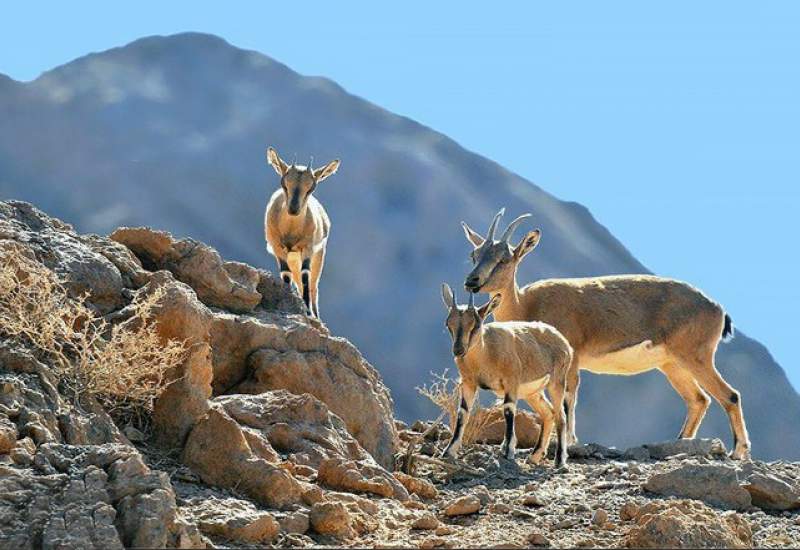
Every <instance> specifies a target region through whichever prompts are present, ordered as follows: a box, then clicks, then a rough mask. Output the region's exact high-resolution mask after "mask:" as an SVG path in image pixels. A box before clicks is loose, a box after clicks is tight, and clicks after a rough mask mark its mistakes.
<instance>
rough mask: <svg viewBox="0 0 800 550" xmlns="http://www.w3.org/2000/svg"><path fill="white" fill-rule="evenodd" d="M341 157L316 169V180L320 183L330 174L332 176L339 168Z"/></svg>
mask: <svg viewBox="0 0 800 550" xmlns="http://www.w3.org/2000/svg"><path fill="white" fill-rule="evenodd" d="M339 164H340V163H339V159H336V160H332V161H330V162H329V163H328V164H326V165H325V166H323V167H322V168H317V169H316V170H314V180H315V181H316V182H317V183H319V182H321V181H322V180H324V179H325V178H327V177H328V176H332V175H333V174H335V173H336V171H337V170H338V169H339Z"/></svg>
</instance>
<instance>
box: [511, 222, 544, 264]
mask: <svg viewBox="0 0 800 550" xmlns="http://www.w3.org/2000/svg"><path fill="white" fill-rule="evenodd" d="M541 238H542V232H541V231H540V230H538V229H534V230H533V231H531V232H530V233H528V234H527V235H525V236H524V237H523V238H522V240H521V241H520V242H519V244H518V245H517V247H516V248H515V249H514V257H515V258H517V260H521V259H522V258H524V257H525V254H527V253H528V252H530V251H531V250H533V249H534V248H536V245H538V244H539V239H541Z"/></svg>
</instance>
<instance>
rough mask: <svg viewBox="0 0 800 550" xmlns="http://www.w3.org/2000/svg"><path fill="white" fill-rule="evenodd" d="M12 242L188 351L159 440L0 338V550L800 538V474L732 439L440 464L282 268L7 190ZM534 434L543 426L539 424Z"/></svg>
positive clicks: (168, 397)
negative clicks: (66, 215) (72, 219)
mask: <svg viewBox="0 0 800 550" xmlns="http://www.w3.org/2000/svg"><path fill="white" fill-rule="evenodd" d="M12 253H22V254H23V255H24V257H26V258H29V259H30V260H33V261H36V262H40V263H41V264H42V265H44V266H46V267H47V269H49V270H52V271H53V272H55V273H57V274H58V276H59V277H60V279H61V280H63V281H64V284H65V288H66V289H67V291H68V292H69V294H70V296H71V298H70V299H75V300H85V301H86V302H87V303H88V304H89V305H90V306H91V307H92V308H93V310H94V311H95V312H96V314H97V315H100V316H102V317H103V318H104V319H107V320H108V322H110V323H112V324H113V325H114V326H119V325H120V323H124V322H126V320H129V319H131V315H132V311H133V310H132V306H133V304H134V303H135V301H136V300H137V298H138V297H140V296H146V295H149V294H151V293H156V292H157V293H158V294H157V296H158V305H157V307H156V308H155V310H154V314H153V322H154V325H153V326H154V329H155V330H156V331H157V332H158V334H159V335H160V336H161V337H163V338H164V339H165V341H174V340H182V341H185V344H186V346H187V347H186V349H187V353H186V355H185V357H184V359H183V361H182V363H180V364H179V365H178V367H176V368H175V370H174V372H169V373H167V379H168V380H169V383H168V385H167V386H166V388H165V389H164V391H163V392H162V393H160V395H159V396H158V398H157V401H156V403H155V407H154V409H153V412H152V418H151V422H150V423H149V424H148V426H149V428H148V430H146V431H145V432H142V431H140V430H138V429H136V428H134V427H133V426H132V425H130V424H128V425H119V426H118V425H116V424H115V423H114V421H112V418H111V417H110V416H109V414H108V413H107V412H106V411H105V410H104V409H103V407H101V406H100V404H99V402H98V401H96V400H94V399H92V398H90V397H86V398H80V397H78V398H76V397H75V396H74V395H71V394H70V391H69V386H65V385H64V380H62V379H60V378H59V376H58V375H57V374H56V372H57V371H56V370H55V369H54V366H53V365H51V364H49V363H48V362H47V360H46V358H45V357H44V356H42V355H41V354H39V353H38V352H37V351H36V349H35V348H33V347H31V346H30V345H26V344H25V343H24V341H20V340H16V339H14V338H3V340H2V343H0V517H2V518H3V521H2V522H0V548H66V547H81V548H122V547H178V548H219V547H225V548H231V547H249V548H252V547H271V546H281V547H285V546H297V547H306V546H314V547H341V546H353V547H363V546H380V547H409V546H412V547H421V548H434V547H464V546H486V545H491V546H501V545H502V546H505V547H529V546H535V547H543V546H614V547H616V546H632V547H664V546H689V547H719V546H727V547H750V546H753V545H756V546H761V547H785V546H796V545H797V544H798V543H800V515H798V510H800V485H798V482H797V479H798V475H800V464H797V463H764V462H758V461H756V462H745V463H740V462H734V461H731V460H729V459H728V458H727V453H726V450H725V448H724V445H723V444H722V443H721V442H720V441H719V440H708V439H698V440H683V441H677V442H665V443H659V444H651V445H644V446H637V447H632V448H630V449H627V450H625V451H619V450H617V449H614V448H607V447H603V446H601V445H596V444H587V445H579V446H574V447H571V448H570V450H569V452H570V463H569V465H568V468H567V469H566V470H560V471H556V470H554V469H553V468H552V462H551V461H547V462H546V464H544V465H542V466H531V465H529V464H528V463H527V461H526V457H527V454H528V453H529V451H528V450H525V449H522V450H521V451H520V453H519V455H520V456H519V457H518V459H517V461H516V462H511V461H507V460H504V459H501V458H500V457H499V452H498V447H497V446H496V445H488V444H471V445H467V446H466V447H465V449H464V451H463V453H462V454H461V456H460V458H459V460H458V461H456V462H441V461H438V460H436V459H433V458H431V455H436V454H437V453H438V451H440V450H441V448H442V446H443V444H444V443H445V441H446V439H447V438H448V437H449V431H448V429H447V428H446V427H444V426H441V425H438V424H437V425H432V424H431V423H426V422H416V423H414V425H412V426H410V427H409V426H407V425H405V424H404V423H402V422H399V421H397V420H395V418H394V403H393V401H392V398H391V395H390V393H389V391H388V389H387V388H386V386H385V385H384V384H383V382H382V380H381V378H380V376H379V374H378V372H377V371H376V370H375V369H374V368H373V367H372V366H371V365H370V364H369V363H367V362H366V361H365V360H364V358H363V357H362V356H361V354H360V353H359V352H358V350H357V349H356V348H355V347H354V346H352V345H351V344H350V343H349V342H347V341H346V340H344V339H341V338H337V337H335V336H332V335H331V334H330V332H329V330H328V329H327V327H325V326H324V325H322V324H320V323H319V322H317V321H315V320H313V319H309V318H307V317H306V316H305V315H304V314H302V313H301V312H302V304H301V302H300V301H299V299H298V298H297V297H296V296H295V295H293V294H291V293H289V292H287V291H286V289H285V287H284V286H283V285H282V284H281V283H279V282H278V281H276V280H275V278H274V277H273V276H272V275H271V274H270V273H268V272H265V271H259V270H256V269H254V268H252V267H250V266H248V265H246V264H240V263H235V262H227V261H225V260H223V259H222V257H221V256H220V255H219V254H218V253H217V252H216V251H215V250H214V249H212V248H210V247H208V246H207V245H205V244H203V243H200V242H197V241H191V240H188V239H177V238H175V237H173V236H172V235H170V234H168V233H165V232H162V231H157V230H153V229H148V228H121V229H119V230H117V231H115V232H113V233H112V235H111V236H110V238H106V237H99V236H96V235H80V234H78V233H76V232H75V231H74V230H73V228H72V227H71V226H69V225H68V224H65V223H63V222H61V221H60V220H57V219H55V218H50V217H49V216H47V215H46V214H44V213H43V212H41V211H39V210H37V209H35V208H34V207H32V206H31V205H30V204H27V203H22V202H16V201H8V202H0V257H2V259H3V260H4V262H5V261H7V260H8V258H11V257H12ZM3 265H4V266H6V267H7V266H8V264H7V263H4V264H3ZM21 280H24V274H23V279H21ZM3 289H5V287H3ZM3 291H4V292H5V291H6V290H3ZM1 297H2V296H0V298H1ZM2 312H3V314H4V315H5V312H4V310H2ZM8 321H9V320H8V319H7V318H5V317H0V331H3V333H4V334H5V331H6V329H7V326H6V325H5V323H7V322H8ZM518 426H524V427H525V429H527V430H529V431H531V432H533V431H535V430H536V429H538V424H537V419H536V418H535V417H534V416H533V415H531V414H530V413H528V414H526V415H525V421H524V422H520V423H518ZM487 429H488V432H487V435H486V439H489V440H491V439H492V438H495V440H496V438H497V434H496V433H495V434H494V435H492V433H493V432H492V429H491V425H489V426H488V428H487ZM495 431H496V430H495ZM520 435H521V437H520V445H521V447H526V446H528V445H530V443H531V440H532V439H533V438H532V437H524V436H525V435H526V434H520ZM527 435H533V433H531V434H527ZM409 457H411V459H412V460H409ZM426 457H427V458H426ZM398 468H400V469H403V470H405V471H404V472H402V471H398V470H397V469H398Z"/></svg>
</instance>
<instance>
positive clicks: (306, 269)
mask: <svg viewBox="0 0 800 550" xmlns="http://www.w3.org/2000/svg"><path fill="white" fill-rule="evenodd" d="M300 281H301V282H302V283H303V303H304V304H305V305H306V315H309V316H312V315H314V313H313V311H312V310H311V258H303V263H302V266H301V268H300Z"/></svg>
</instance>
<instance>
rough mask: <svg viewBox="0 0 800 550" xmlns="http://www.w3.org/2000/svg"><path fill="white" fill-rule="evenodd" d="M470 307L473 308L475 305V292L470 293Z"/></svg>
mask: <svg viewBox="0 0 800 550" xmlns="http://www.w3.org/2000/svg"><path fill="white" fill-rule="evenodd" d="M469 307H471V308H474V307H475V293H474V292H470V293H469Z"/></svg>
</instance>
